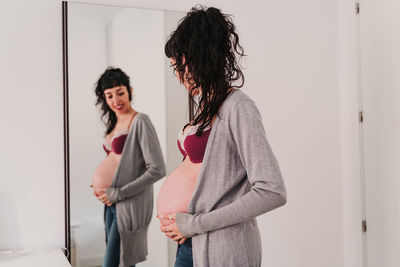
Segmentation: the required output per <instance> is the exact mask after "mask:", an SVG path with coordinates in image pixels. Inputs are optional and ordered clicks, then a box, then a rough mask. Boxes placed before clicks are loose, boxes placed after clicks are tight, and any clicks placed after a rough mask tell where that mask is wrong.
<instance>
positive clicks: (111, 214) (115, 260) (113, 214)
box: [103, 205, 121, 267]
mask: <svg viewBox="0 0 400 267" xmlns="http://www.w3.org/2000/svg"><path fill="white" fill-rule="evenodd" d="M104 219H105V224H106V254H105V255H104V260H103V267H118V265H119V248H120V243H121V242H120V238H119V233H118V226H117V210H116V209H115V205H112V206H105V217H104Z"/></svg>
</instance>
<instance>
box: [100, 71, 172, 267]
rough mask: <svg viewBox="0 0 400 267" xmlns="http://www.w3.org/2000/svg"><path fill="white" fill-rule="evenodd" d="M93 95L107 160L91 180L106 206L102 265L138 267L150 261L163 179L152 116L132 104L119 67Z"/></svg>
mask: <svg viewBox="0 0 400 267" xmlns="http://www.w3.org/2000/svg"><path fill="white" fill-rule="evenodd" d="M95 92H96V96H97V103H96V105H100V107H101V110H102V118H104V119H105V125H106V132H105V138H104V143H103V148H104V150H105V152H106V154H107V157H106V158H105V159H104V160H103V161H102V162H101V164H100V165H99V166H98V167H97V169H96V170H95V173H94V175H93V179H92V187H93V189H94V194H95V195H96V197H97V198H98V199H99V200H100V201H102V202H103V203H104V204H105V212H104V215H105V216H104V219H105V226H106V253H105V256H104V260H103V267H118V266H124V267H128V266H134V265H135V264H136V263H137V262H141V261H144V260H145V259H146V255H147V229H148V226H149V224H150V220H151V216H152V212H153V183H154V182H156V181H157V180H159V179H161V178H162V177H163V176H164V175H165V165H164V160H163V156H162V153H161V148H160V145H159V142H158V139H157V134H156V131H155V129H154V127H153V125H152V123H151V121H150V119H149V117H148V116H147V115H146V114H144V113H138V112H137V111H136V110H134V109H133V108H132V106H131V100H132V87H131V86H130V83H129V77H128V76H127V75H126V74H125V73H124V72H123V71H122V70H121V69H118V68H108V69H107V70H106V71H105V72H104V73H103V74H102V75H101V77H100V79H99V80H98V82H97V86H96V90H95Z"/></svg>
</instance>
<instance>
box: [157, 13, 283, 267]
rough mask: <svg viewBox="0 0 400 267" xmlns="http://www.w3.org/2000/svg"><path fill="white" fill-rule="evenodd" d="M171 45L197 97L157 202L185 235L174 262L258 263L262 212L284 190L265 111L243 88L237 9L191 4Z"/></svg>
mask: <svg viewBox="0 0 400 267" xmlns="http://www.w3.org/2000/svg"><path fill="white" fill-rule="evenodd" d="M165 53H166V56H167V57H168V58H170V61H171V65H172V66H173V67H174V69H175V74H176V76H177V77H178V79H179V80H180V82H181V83H182V84H183V85H184V87H185V88H186V89H187V90H188V91H189V96H191V97H192V100H193V96H194V95H197V97H198V106H197V109H196V112H195V114H194V118H193V120H191V121H190V122H189V123H188V124H187V125H186V126H185V127H183V129H182V130H181V131H180V132H179V134H178V138H177V139H178V147H179V149H180V151H181V152H182V154H183V156H184V160H183V162H182V163H181V164H180V165H179V166H178V167H177V168H176V169H175V171H173V172H172V173H171V175H170V176H169V177H168V178H167V179H166V181H165V182H164V183H163V185H162V188H161V190H160V193H159V196H158V202H157V213H158V217H159V218H160V219H161V223H162V226H161V230H162V231H163V232H164V233H165V234H166V235H167V236H168V237H169V238H172V239H173V240H175V241H178V242H179V245H178V252H177V256H176V262H175V266H176V267H181V266H193V265H194V266H199V267H203V266H211V267H220V266H230V267H235V266H237V267H246V266H248V267H254V266H260V265H261V238H260V233H259V230H258V226H257V222H256V217H257V216H258V215H261V214H263V213H265V212H268V211H270V210H273V209H275V208H277V207H280V206H282V205H284V204H285V203H286V191H285V186H284V182H283V180H282V177H281V173H280V170H279V167H278V163H277V160H276V158H275V157H274V154H273V153H272V150H271V148H270V146H269V144H268V142H267V139H266V135H265V131H264V128H263V125H262V120H261V116H260V113H259V111H258V109H257V107H256V105H255V103H254V101H253V100H251V99H250V98H249V97H248V96H247V95H246V94H245V93H243V92H242V91H241V89H238V88H240V87H242V86H243V78H244V77H243V73H242V71H241V69H240V67H239V64H238V63H237V56H243V55H244V53H243V48H242V47H241V46H240V44H239V37H238V35H237V33H236V31H235V26H234V25H233V23H232V19H231V17H230V16H228V15H224V14H222V13H221V11H220V10H219V9H216V8H203V7H196V8H192V10H191V11H190V12H189V13H188V14H187V15H186V17H184V18H183V19H182V20H181V21H180V24H179V25H178V28H177V29H176V30H175V32H173V33H172V35H171V36H170V37H169V39H168V41H167V43H166V45H165ZM237 81H241V83H239V84H238V85H235V83H236V82H237ZM260 86H262V85H260Z"/></svg>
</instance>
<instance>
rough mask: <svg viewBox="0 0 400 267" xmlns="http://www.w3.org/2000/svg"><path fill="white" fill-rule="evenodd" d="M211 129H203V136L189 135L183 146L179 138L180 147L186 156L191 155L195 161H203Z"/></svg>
mask: <svg viewBox="0 0 400 267" xmlns="http://www.w3.org/2000/svg"><path fill="white" fill-rule="evenodd" d="M210 132H211V129H208V130H206V131H203V133H202V135H201V136H197V135H196V134H192V135H188V136H186V138H185V139H184V141H183V147H182V146H181V144H180V142H179V140H178V147H179V150H180V151H181V153H182V155H183V156H184V157H186V155H187V156H189V159H190V161H192V162H193V163H201V162H202V161H203V157H204V153H205V151H206V146H207V141H208V137H209V136H210Z"/></svg>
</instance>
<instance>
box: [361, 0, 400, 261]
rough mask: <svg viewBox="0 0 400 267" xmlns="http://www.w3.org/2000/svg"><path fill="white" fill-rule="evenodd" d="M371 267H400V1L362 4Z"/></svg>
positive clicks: (363, 0)
mask: <svg viewBox="0 0 400 267" xmlns="http://www.w3.org/2000/svg"><path fill="white" fill-rule="evenodd" d="M359 18H360V24H359V25H360V48H361V54H360V56H361V57H360V58H361V87H362V105H363V111H364V122H363V135H364V147H363V148H364V171H365V176H364V177H365V207H366V209H365V214H366V221H367V231H366V233H365V235H366V238H365V244H364V245H365V248H366V264H367V266H368V267H398V266H400V157H399V154H400V1H399V0H379V1H378V0H360V14H359Z"/></svg>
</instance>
